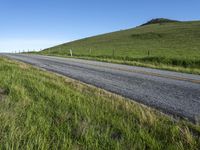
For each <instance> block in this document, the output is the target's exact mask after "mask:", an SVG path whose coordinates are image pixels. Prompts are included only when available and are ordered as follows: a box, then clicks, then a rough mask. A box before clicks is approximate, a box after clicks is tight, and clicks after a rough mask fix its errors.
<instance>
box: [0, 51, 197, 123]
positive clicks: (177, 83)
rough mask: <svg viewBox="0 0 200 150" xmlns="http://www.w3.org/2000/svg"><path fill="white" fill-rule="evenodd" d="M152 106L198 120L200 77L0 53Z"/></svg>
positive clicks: (76, 60)
mask: <svg viewBox="0 0 200 150" xmlns="http://www.w3.org/2000/svg"><path fill="white" fill-rule="evenodd" d="M1 55H4V56H7V57H9V58H12V59H16V60H19V61H23V62H26V63H29V64H32V65H34V66H37V67H40V68H44V69H46V70H49V71H53V72H56V73H59V74H62V75H65V76H68V77H71V78H74V79H77V80H80V81H82V82H85V83H88V84H91V85H94V86H97V87H99V88H102V89H105V90H108V91H111V92H113V93H116V94H119V95H122V96H124V97H127V98H130V99H132V100H135V101H137V102H140V103H142V104H145V105H148V106H151V107H154V108H156V109H159V110H161V111H162V112H164V113H167V114H172V115H175V116H179V117H183V118H187V119H189V120H191V121H199V120H200V76H199V75H191V74H184V73H177V72H171V71H163V70H157V69H149V68H143V67H135V66H128V65H119V64H111V63H104V62H97V61H88V60H81V59H73V58H59V57H50V56H40V55H28V54H1Z"/></svg>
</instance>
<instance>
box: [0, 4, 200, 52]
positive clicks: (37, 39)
mask: <svg viewBox="0 0 200 150" xmlns="http://www.w3.org/2000/svg"><path fill="white" fill-rule="evenodd" d="M158 17H163V18H169V19H177V20H182V21H186V20H200V0H165V1H162V0H0V52H8V51H10V52H13V51H18V50H28V49H29V50H39V49H43V48H47V47H49V46H53V45H57V44H61V43H63V42H67V41H71V40H76V39H80V38H83V37H88V36H92V35H96V34H102V33H106V32H111V31H116V30H120V29H126V28H132V27H135V26H137V25H140V24H142V23H144V22H146V21H148V20H150V19H152V18H158Z"/></svg>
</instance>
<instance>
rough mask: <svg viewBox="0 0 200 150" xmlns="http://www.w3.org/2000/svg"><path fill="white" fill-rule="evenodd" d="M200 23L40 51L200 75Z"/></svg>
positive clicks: (149, 28)
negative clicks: (71, 54) (71, 52)
mask: <svg viewBox="0 0 200 150" xmlns="http://www.w3.org/2000/svg"><path fill="white" fill-rule="evenodd" d="M199 41H200V21H191V22H165V23H160V22H159V23H157V24H155V23H154V24H148V25H143V26H138V27H136V28H133V29H129V30H121V31H118V32H113V33H109V34H104V35H99V36H94V37H90V38H85V39H81V40H77V41H73V42H69V43H65V44H62V45H58V46H55V47H52V48H48V49H46V50H44V51H41V52H40V54H45V55H57V56H64V57H66V56H69V55H70V49H71V50H72V51H73V56H76V57H82V58H87V59H97V60H104V61H112V62H118V63H126V64H127V63H128V64H134V65H137V64H140V66H147V67H154V68H161V69H169V70H176V71H183V72H188V73H196V74H200V42H199Z"/></svg>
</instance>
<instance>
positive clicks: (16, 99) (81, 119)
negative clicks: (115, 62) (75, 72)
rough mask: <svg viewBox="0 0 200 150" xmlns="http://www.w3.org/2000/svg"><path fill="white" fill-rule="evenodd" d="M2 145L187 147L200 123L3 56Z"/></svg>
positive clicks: (199, 143)
mask: <svg viewBox="0 0 200 150" xmlns="http://www.w3.org/2000/svg"><path fill="white" fill-rule="evenodd" d="M0 124H1V125H0V149H92V150H93V149H153V150H155V149H170V150H172V149H186V150H189V149H191V150H195V149H198V148H199V147H200V126H199V125H194V124H192V123H189V122H187V121H183V120H179V121H173V120H172V119H171V118H170V117H168V116H166V115H163V114H161V113H159V112H158V111H156V110H153V109H151V108H148V107H146V106H143V105H141V104H138V103H135V102H131V101H129V100H127V99H125V98H122V97H120V96H117V95H114V94H111V93H109V92H106V91H104V90H101V89H98V88H95V87H92V86H89V85H86V84H83V83H80V82H78V81H75V80H72V79H69V78H66V77H62V76H58V75H55V74H53V73H49V72H45V71H42V70H39V69H36V68H33V67H31V66H30V65H26V64H24V63H18V62H14V61H11V60H8V59H5V58H0Z"/></svg>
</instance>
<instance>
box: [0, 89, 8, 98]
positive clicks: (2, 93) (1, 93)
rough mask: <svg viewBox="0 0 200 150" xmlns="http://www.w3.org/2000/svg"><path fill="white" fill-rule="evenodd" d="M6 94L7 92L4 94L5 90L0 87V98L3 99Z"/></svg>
mask: <svg viewBox="0 0 200 150" xmlns="http://www.w3.org/2000/svg"><path fill="white" fill-rule="evenodd" d="M6 95H7V94H6V90H5V89H2V88H0V100H3V99H5V97H6Z"/></svg>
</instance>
